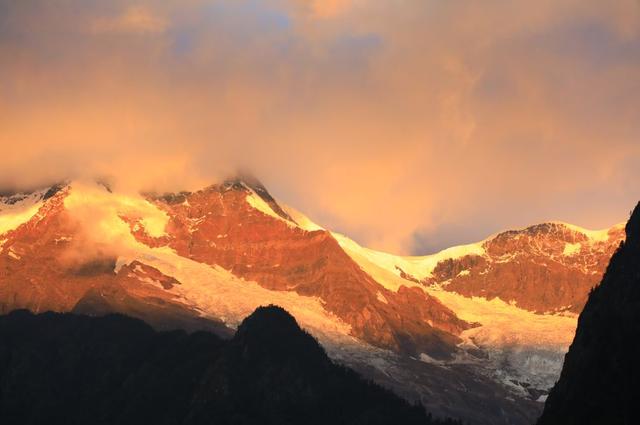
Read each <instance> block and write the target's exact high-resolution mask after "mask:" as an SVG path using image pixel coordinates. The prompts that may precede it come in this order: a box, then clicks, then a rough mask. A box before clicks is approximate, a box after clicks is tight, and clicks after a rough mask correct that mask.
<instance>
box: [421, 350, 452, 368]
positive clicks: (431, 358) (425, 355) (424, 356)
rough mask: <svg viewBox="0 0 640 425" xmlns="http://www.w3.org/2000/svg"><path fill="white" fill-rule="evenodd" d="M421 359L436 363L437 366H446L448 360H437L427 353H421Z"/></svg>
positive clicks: (425, 361)
mask: <svg viewBox="0 0 640 425" xmlns="http://www.w3.org/2000/svg"><path fill="white" fill-rule="evenodd" d="M420 361H421V362H424V363H429V364H432V365H436V366H444V365H445V364H446V362H444V361H442V360H436V359H434V358H433V357H431V356H430V355H428V354H426V353H420Z"/></svg>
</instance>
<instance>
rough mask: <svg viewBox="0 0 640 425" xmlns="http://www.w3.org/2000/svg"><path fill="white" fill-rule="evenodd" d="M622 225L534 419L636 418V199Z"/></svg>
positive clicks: (639, 370)
mask: <svg viewBox="0 0 640 425" xmlns="http://www.w3.org/2000/svg"><path fill="white" fill-rule="evenodd" d="M625 230H626V235H627V238H626V241H625V242H623V243H621V245H620V248H618V250H617V251H616V252H615V254H614V255H613V257H612V258H611V262H610V263H609V266H608V267H607V271H606V273H605V275H604V277H603V279H602V283H601V284H600V286H598V287H596V288H595V289H593V291H592V292H591V294H590V296H589V300H588V301H587V304H586V306H585V308H584V311H583V312H582V314H581V315H580V318H579V320H578V328H577V331H576V336H575V339H574V341H573V344H571V348H570V349H569V353H568V354H567V355H566V358H565V362H564V366H563V369H562V374H561V376H560V380H559V381H558V383H557V384H556V386H555V387H554V388H553V390H552V391H551V393H550V394H549V398H548V399H547V402H546V405H545V408H544V413H543V414H542V417H541V418H540V420H539V421H538V425H555V424H558V425H559V424H562V425H572V424H581V425H589V424H602V425H631V424H638V423H640V405H639V402H640V387H639V386H638V384H639V383H640V363H639V361H640V204H638V206H636V208H635V210H634V212H633V213H632V214H631V218H630V219H629V222H628V223H627V226H626V229H625Z"/></svg>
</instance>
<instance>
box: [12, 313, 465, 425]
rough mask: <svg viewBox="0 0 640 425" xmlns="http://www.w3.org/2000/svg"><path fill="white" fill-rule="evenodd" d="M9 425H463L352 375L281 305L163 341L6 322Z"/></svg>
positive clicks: (79, 320)
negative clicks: (234, 326) (229, 331)
mask: <svg viewBox="0 0 640 425" xmlns="http://www.w3.org/2000/svg"><path fill="white" fill-rule="evenodd" d="M0 423H1V424H3V425H9V424H22V425H26V424H66V425H72V424H92V425H101V424H172V425H173V424H205V423H206V424H238V425H241V424H261V425H262V424H265V425H268V424H273V425H276V424H278V425H286V424H425V425H426V424H443V425H444V424H451V425H453V424H456V423H458V422H455V421H451V420H446V421H440V420H435V419H433V418H431V417H430V415H428V414H427V413H425V411H424V409H423V408H422V407H421V406H414V405H410V404H409V403H407V402H406V401H404V400H402V399H400V398H399V397H397V396H395V395H394V394H392V393H391V392H389V391H387V390H385V389H382V388H381V387H379V386H377V385H375V384H373V383H371V382H367V381H365V380H363V379H362V378H361V377H360V376H359V375H357V374H356V373H355V372H353V371H352V370H350V369H348V368H345V367H342V366H339V365H336V364H334V363H333V362H332V361H331V360H330V359H329V358H328V357H327V355H326V354H325V352H324V350H323V349H322V347H321V346H320V345H319V344H318V343H317V342H316V340H315V339H314V338H313V337H311V336H310V335H309V334H307V333H306V332H304V331H303V330H301V329H300V328H299V327H298V325H297V323H296V321H295V319H294V318H293V317H291V316H290V315H289V314H288V313H287V312H286V311H284V310H283V309H281V308H279V307H274V306H270V307H261V308H259V309H257V310H256V311H255V312H254V313H253V314H252V315H251V316H249V317H248V318H247V319H245V320H244V322H243V323H242V324H241V326H240V327H239V329H238V332H237V333H236V335H235V336H234V337H233V338H232V339H230V340H222V339H220V338H218V337H217V336H215V335H213V334H211V333H207V332H196V333H192V334H187V333H185V332H183V331H173V332H156V331H154V330H153V329H152V328H151V327H149V326H148V325H147V324H145V323H144V322H142V321H140V320H137V319H132V318H128V317H125V316H121V315H109V316H105V317H100V318H94V317H88V316H80V315H74V314H59V313H44V314H39V315H34V314H32V313H29V312H27V311H16V312H13V313H11V314H9V315H6V316H1V317H0Z"/></svg>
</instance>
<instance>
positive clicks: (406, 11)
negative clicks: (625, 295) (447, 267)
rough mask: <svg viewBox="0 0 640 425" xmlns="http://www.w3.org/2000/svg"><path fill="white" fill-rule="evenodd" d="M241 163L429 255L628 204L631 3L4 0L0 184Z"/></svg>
mask: <svg viewBox="0 0 640 425" xmlns="http://www.w3.org/2000/svg"><path fill="white" fill-rule="evenodd" d="M238 169H241V170H248V171H250V172H251V173H252V174H254V175H255V176H257V177H258V178H259V179H260V180H262V182H263V183H264V184H265V185H266V186H267V187H268V188H269V190H270V191H271V192H272V194H273V195H274V196H275V197H277V198H278V199H279V200H281V201H282V202H284V203H286V204H288V205H290V206H293V207H295V208H296V209H298V210H300V211H302V212H304V213H305V214H307V215H308V216H310V217H311V219H313V220H314V221H316V222H318V223H319V224H321V225H323V226H324V227H326V228H330V229H332V230H336V231H338V232H341V233H344V234H347V235H349V236H350V237H352V238H354V239H355V240H357V241H358V242H360V243H361V244H364V245H366V246H369V247H373V248H377V249H382V250H386V251H389V252H394V253H402V254H426V253H431V252H434V251H437V250H439V249H442V248H446V247H448V246H451V245H455V244H460V243H468V242H473V241H477V240H481V239H484V238H485V237H487V236H488V235H490V234H493V233H495V232H497V231H500V230H505V229H509V228H514V227H523V226H526V225H529V224H534V223H538V222H542V221H546V220H561V221H566V222H571V223H574V224H577V225H580V226H583V227H587V228H604V227H608V226H610V225H613V224H615V223H618V222H622V221H624V220H626V218H627V217H628V213H629V211H630V210H631V209H632V207H633V206H634V205H635V203H636V202H637V201H638V200H640V185H639V184H638V182H640V1H639V0H610V1H606V2H605V1H600V0H598V1H591V0H540V1H536V2H532V1H527V2H524V1H506V0H505V1H499V0H486V1H482V2H478V1H471V0H470V1H464V0H450V1H442V0H368V1H366V0H208V1H205V0H180V1H179V0H173V1H160V0H155V1H124V0H112V1H98V0H56V1H47V0H21V1H12V0H0V187H18V188H22V187H32V186H34V185H42V184H46V183H49V182H52V181H56V180H63V179H69V178H77V177H107V178H109V179H111V180H112V181H113V182H114V184H115V185H116V186H119V187H120V188H122V190H141V189H143V190H149V189H153V190H160V191H163V190H167V191H169V190H182V189H191V190H193V189H197V188H201V187H204V186H207V185H209V184H211V183H213V182H215V181H219V180H220V179H222V178H224V177H226V176H228V175H229V174H231V173H233V172H235V170H238Z"/></svg>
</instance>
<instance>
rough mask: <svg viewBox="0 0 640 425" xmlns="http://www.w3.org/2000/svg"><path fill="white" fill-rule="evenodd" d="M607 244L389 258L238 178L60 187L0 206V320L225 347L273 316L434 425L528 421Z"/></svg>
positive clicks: (487, 246)
mask: <svg viewBox="0 0 640 425" xmlns="http://www.w3.org/2000/svg"><path fill="white" fill-rule="evenodd" d="M621 238H622V234H621V232H620V229H619V228H618V227H614V228H612V229H610V230H607V231H602V232H590V231H586V230H584V229H579V228H575V227H574V226H569V225H563V224H546V225H540V226H534V227H533V228H529V229H525V230H521V231H512V232H505V233H503V234H500V235H497V236H495V237H492V238H489V239H487V240H486V241H483V242H481V243H478V244H472V245H468V246H464V247H455V248H451V249H449V250H445V251H443V252H441V253H438V254H435V255H431V256H426V257H398V256H393V255H390V254H386V253H380V252H376V251H371V250H368V249H366V248H363V247H360V246H358V245H357V244H356V243H355V242H353V241H351V240H349V239H348V238H346V237H344V236H341V235H337V234H333V233H331V232H329V231H327V230H325V229H323V228H322V227H320V226H318V225H315V224H314V223H312V222H311V220H309V219H308V218H306V217H305V216H304V215H302V214H300V213H299V212H297V211H295V210H293V209H290V208H286V207H283V206H281V205H279V204H278V203H277V201H276V200H275V199H274V198H273V197H271V195H269V193H268V192H267V190H266V189H265V188H264V186H262V185H261V184H260V183H259V182H257V181H255V180H253V179H246V178H245V179H230V180H227V181H225V182H222V183H220V184H215V185H212V186H210V187H207V188H205V189H202V190H199V191H196V192H180V193H173V194H144V195H139V194H126V193H117V192H112V191H111V190H110V189H109V188H108V187H106V186H104V185H99V184H95V183H91V182H89V183H83V182H72V183H70V184H62V185H56V186H54V187H51V188H46V189H43V190H41V191H36V192H32V193H24V194H13V195H6V196H4V197H2V198H1V199H0V310H1V311H3V312H8V311H11V310H15V309H19V308H27V309H29V310H31V311H34V312H42V311H47V310H52V311H61V312H62V311H75V312H81V313H85V314H93V315H96V314H105V313H107V312H120V313H124V314H127V315H130V316H133V317H138V318H141V319H143V320H145V321H147V322H149V323H151V324H152V325H153V326H154V327H156V328H158V329H177V328H182V329H189V330H197V329H208V330H212V331H214V332H216V333H218V334H219V335H221V336H223V337H229V336H230V335H231V334H232V333H233V332H234V330H235V329H236V328H237V327H238V325H239V323H240V322H241V321H242V319H243V318H244V317H246V316H247V315H248V314H250V313H251V312H252V311H253V310H254V309H255V308H256V307H258V306H260V305H265V304H277V305H280V306H282V307H284V308H286V309H287V310H288V311H290V312H291V313H292V314H293V315H294V316H295V317H296V319H298V321H299V322H300V323H301V325H302V326H303V327H304V328H305V329H307V330H308V331H309V332H311V333H312V334H313V335H314V336H315V337H316V338H318V339H319V341H320V342H321V344H322V345H323V347H324V348H325V349H326V350H327V352H328V353H329V355H330V356H331V357H332V358H333V359H335V360H338V361H340V362H342V363H344V364H348V365H350V366H352V367H354V368H356V369H357V370H359V371H360V372H362V373H365V374H366V375H367V376H370V377H372V378H374V379H376V380H377V381H378V382H380V383H383V384H384V385H386V386H387V387H390V388H393V389H394V390H396V392H398V393H400V394H402V395H403V396H405V397H406V398H408V399H411V400H419V401H421V402H423V403H424V404H426V405H427V407H428V408H429V409H430V410H432V411H434V413H437V414H441V415H447V416H452V415H454V416H460V417H463V418H465V419H467V420H469V421H470V422H471V423H478V424H481V423H487V424H488V423H491V424H499V423H505V424H506V423H515V424H520V423H530V422H532V421H533V420H535V418H536V417H537V416H538V414H539V411H540V409H541V407H542V404H541V403H540V402H538V400H543V399H544V397H545V395H546V392H547V390H548V389H549V388H550V386H551V385H552V384H553V382H555V380H556V379H557V377H558V374H559V371H560V366H561V362H562V356H563V354H564V352H565V351H566V348H567V347H568V344H569V342H570V341H571V337H572V335H573V332H574V330H575V323H576V315H575V314H574V313H573V312H574V311H576V310H577V309H578V308H579V307H578V306H580V305H581V303H582V302H583V300H584V299H586V294H587V293H588V291H589V289H590V288H591V282H592V281H597V279H598V276H599V274H600V273H601V272H602V270H603V268H604V265H605V264H606V258H608V256H610V254H611V252H613V249H614V248H615V246H617V244H618V243H619V241H620V239H621ZM469 388H473V391H469V390H468V389H469Z"/></svg>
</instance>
